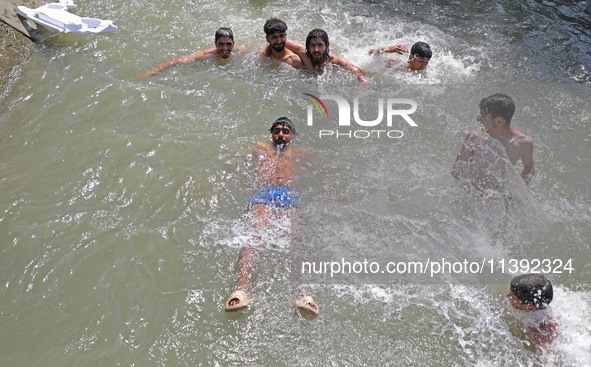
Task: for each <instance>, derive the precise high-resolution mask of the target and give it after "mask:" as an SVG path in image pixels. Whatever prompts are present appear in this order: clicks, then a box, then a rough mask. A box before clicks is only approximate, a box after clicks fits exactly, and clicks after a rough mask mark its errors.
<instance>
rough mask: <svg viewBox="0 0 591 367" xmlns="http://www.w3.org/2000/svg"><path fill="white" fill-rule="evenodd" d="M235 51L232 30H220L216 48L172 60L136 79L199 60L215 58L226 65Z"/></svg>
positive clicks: (216, 33)
mask: <svg viewBox="0 0 591 367" xmlns="http://www.w3.org/2000/svg"><path fill="white" fill-rule="evenodd" d="M233 49H234V33H233V32H232V30H231V29H230V28H220V29H218V30H217V31H216V32H215V47H213V48H209V49H207V50H202V51H198V52H195V53H192V54H190V55H186V56H183V57H179V58H178V59H174V60H170V61H167V62H165V63H164V64H162V65H159V66H157V67H156V68H154V69H152V70H150V71H149V72H147V73H145V74H140V75H136V76H135V78H136V79H142V78H146V77H149V76H152V75H155V74H158V73H159V72H161V71H164V70H166V69H168V68H170V67H172V66H176V65H181V64H189V63H192V62H195V61H198V60H203V59H206V58H214V59H215V60H217V61H218V62H219V63H220V64H225V63H227V61H228V60H229V59H230V56H232V50H233ZM236 49H237V51H240V50H241V47H239V46H236Z"/></svg>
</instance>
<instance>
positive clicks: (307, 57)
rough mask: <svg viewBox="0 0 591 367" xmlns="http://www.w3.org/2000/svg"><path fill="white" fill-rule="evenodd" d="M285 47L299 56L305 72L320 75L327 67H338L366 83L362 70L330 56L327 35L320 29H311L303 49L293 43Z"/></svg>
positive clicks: (339, 58) (289, 42)
mask: <svg viewBox="0 0 591 367" xmlns="http://www.w3.org/2000/svg"><path fill="white" fill-rule="evenodd" d="M286 47H287V48H289V49H290V50H292V51H294V52H295V53H297V54H298V55H299V56H300V59H301V60H302V64H303V69H305V70H314V71H316V72H317V73H320V74H322V73H323V72H324V69H325V68H326V67H327V66H330V65H338V66H340V67H342V68H343V69H345V70H347V71H348V72H350V73H352V74H354V75H355V76H356V77H357V80H359V82H360V83H361V84H364V83H365V82H366V79H365V72H364V71H363V70H361V69H360V68H358V67H357V66H355V65H353V64H352V63H351V62H349V61H347V60H345V59H343V58H341V57H338V56H335V55H331V54H330V51H329V50H330V41H329V40H328V34H327V33H326V32H325V31H324V30H322V29H313V30H312V31H310V33H308V36H307V37H306V46H305V47H304V46H302V45H300V44H299V43H296V42H293V41H287V45H286Z"/></svg>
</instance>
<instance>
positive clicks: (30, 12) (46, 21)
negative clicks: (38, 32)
mask: <svg viewBox="0 0 591 367" xmlns="http://www.w3.org/2000/svg"><path fill="white" fill-rule="evenodd" d="M75 8H76V5H75V4H73V3H71V2H65V3H50V4H45V5H43V6H40V7H38V8H36V9H30V8H27V7H26V6H18V7H17V13H18V14H19V15H20V16H22V17H24V18H27V19H30V20H31V21H33V22H35V23H36V24H38V25H41V26H44V27H47V28H49V29H51V30H53V31H56V32H61V33H76V34H81V35H87V34H96V33H104V32H116V31H117V27H116V26H115V25H113V22H112V21H110V20H102V19H97V18H86V17H79V16H78V15H76V14H72V13H70V12H69V11H68V10H70V9H75Z"/></svg>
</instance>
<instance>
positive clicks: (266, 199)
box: [249, 187, 301, 209]
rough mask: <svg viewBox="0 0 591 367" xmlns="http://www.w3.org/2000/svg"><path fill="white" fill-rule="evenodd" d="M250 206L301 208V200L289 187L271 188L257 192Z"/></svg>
mask: <svg viewBox="0 0 591 367" xmlns="http://www.w3.org/2000/svg"><path fill="white" fill-rule="evenodd" d="M249 204H250V206H253V205H260V204H262V205H268V206H272V207H275V208H284V209H287V208H299V207H300V205H301V202H300V198H299V197H298V196H297V195H296V194H295V193H294V192H293V190H292V189H290V188H288V187H269V188H266V189H262V190H261V191H259V192H257V193H256V195H255V196H254V197H253V198H252V200H250V203H249Z"/></svg>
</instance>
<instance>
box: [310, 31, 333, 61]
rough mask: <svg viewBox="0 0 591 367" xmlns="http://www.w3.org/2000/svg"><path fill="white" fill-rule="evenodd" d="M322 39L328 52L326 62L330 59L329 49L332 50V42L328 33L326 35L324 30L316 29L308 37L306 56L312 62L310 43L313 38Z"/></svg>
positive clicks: (325, 55) (325, 54) (325, 56)
mask: <svg viewBox="0 0 591 367" xmlns="http://www.w3.org/2000/svg"><path fill="white" fill-rule="evenodd" d="M316 37H320V38H322V40H323V41H324V43H326V51H325V52H324V61H328V60H329V59H330V54H329V48H330V41H329V40H328V33H326V32H325V31H324V30H323V29H320V28H316V29H312V30H311V31H310V33H308V36H307V37H306V55H308V57H309V58H310V60H312V55H311V54H310V51H309V49H310V41H311V40H312V38H316Z"/></svg>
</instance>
